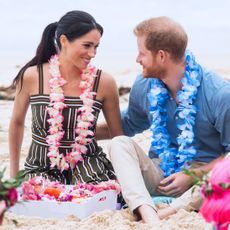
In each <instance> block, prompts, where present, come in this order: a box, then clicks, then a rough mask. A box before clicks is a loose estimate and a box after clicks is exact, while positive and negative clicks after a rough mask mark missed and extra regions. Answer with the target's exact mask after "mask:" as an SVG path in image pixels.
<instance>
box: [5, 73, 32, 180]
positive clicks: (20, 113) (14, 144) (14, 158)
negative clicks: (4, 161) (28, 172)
mask: <svg viewBox="0 0 230 230" xmlns="http://www.w3.org/2000/svg"><path fill="white" fill-rule="evenodd" d="M30 74H31V71H28V70H26V72H25V73H24V78H23V85H22V88H21V82H19V83H18V85H17V87H16V94H15V100H14V107H13V112H12V117H11V120H10V125H9V153H10V176H11V177H14V176H15V175H16V173H17V171H18V170H19V159H20V152H21V145H22V140H23V134H24V123H25V116H26V112H27V109H28V106H29V99H30V94H29V91H30V88H31V79H30V78H31V76H30Z"/></svg>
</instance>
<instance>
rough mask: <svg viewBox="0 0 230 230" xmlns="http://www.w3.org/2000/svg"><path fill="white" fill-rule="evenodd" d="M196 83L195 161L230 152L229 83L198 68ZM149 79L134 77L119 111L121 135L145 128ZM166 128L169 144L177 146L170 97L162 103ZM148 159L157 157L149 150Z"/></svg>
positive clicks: (175, 116)
mask: <svg viewBox="0 0 230 230" xmlns="http://www.w3.org/2000/svg"><path fill="white" fill-rule="evenodd" d="M200 78H201V82H200V86H199V88H198V93H197V97H196V100H195V101H194V105H195V106H196V107H197V110H198V111H197V114H196V122H195V127H194V134H195V141H194V143H193V144H194V146H195V148H196V150H197V154H196V156H195V157H194V160H195V161H200V162H210V161H212V160H214V159H216V158H217V157H219V156H220V155H221V154H224V153H226V152H229V151H230V83H229V82H227V81H225V80H224V79H222V78H221V77H219V76H217V74H215V73H213V72H210V71H207V70H205V69H202V67H200ZM150 83H151V78H143V76H141V75H139V76H137V79H136V81H135V83H134V85H133V87H132V90H131V92H130V97H129V105H128V108H127V109H126V110H125V111H123V112H122V126H123V130H124V133H125V135H127V136H133V135H135V134H137V133H141V132H143V131H144V130H147V129H149V127H150V125H151V122H152V117H151V114H150V113H149V102H148V99H147V94H148V92H149V90H150ZM165 107H166V110H167V116H168V121H167V130H168V132H169V134H170V136H171V147H176V148H178V144H177V141H176V138H177V136H178V134H179V130H178V128H177V127H176V125H177V123H178V122H181V121H180V118H179V116H178V114H177V111H176V109H177V104H176V101H175V100H174V99H173V98H169V99H168V100H167V102H166V105H165ZM149 156H150V157H151V158H153V157H157V156H156V154H155V153H154V152H153V150H151V148H150V150H149Z"/></svg>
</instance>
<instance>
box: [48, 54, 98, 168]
mask: <svg viewBox="0 0 230 230" xmlns="http://www.w3.org/2000/svg"><path fill="white" fill-rule="evenodd" d="M49 73H50V80H49V87H50V104H49V107H47V112H48V114H49V116H50V118H49V119H48V123H49V124H50V127H49V131H48V132H49V135H48V136H47V137H46V142H47V143H48V144H49V152H48V157H49V158H50V161H51V167H52V168H53V167H57V168H58V169H59V170H60V171H63V170H68V169H69V167H71V168H72V169H74V168H75V166H76V164H77V162H78V161H82V160H83V157H82V155H83V154H86V152H87V148H86V145H87V144H89V143H90V142H91V141H92V138H91V137H92V136H94V133H93V132H92V131H91V130H89V127H90V126H92V123H93V121H94V119H95V118H94V115H93V109H92V106H93V104H94V100H93V97H94V95H95V94H96V93H95V92H92V88H93V82H94V79H95V76H96V69H95V67H94V66H91V65H88V66H87V68H86V69H85V70H83V72H82V73H81V81H80V85H79V87H80V89H81V95H80V98H81V100H82V102H83V106H82V107H81V108H80V109H78V112H80V114H79V115H78V116H77V118H76V119H77V125H76V127H75V133H76V138H75V142H74V143H73V144H72V145H71V147H72V151H71V152H69V153H68V154H67V155H66V156H64V155H63V154H60V152H59V146H60V142H61V140H62V138H63V136H64V130H63V124H62V122H63V120H64V117H63V115H62V110H63V109H64V108H65V107H66V105H65V104H64V99H65V97H64V92H63V89H62V86H63V85H64V84H65V83H66V81H65V80H64V79H63V78H62V76H61V74H60V71H59V62H58V55H54V56H52V57H51V58H50V61H49ZM76 114H77V113H76Z"/></svg>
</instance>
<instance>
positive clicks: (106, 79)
mask: <svg viewBox="0 0 230 230" xmlns="http://www.w3.org/2000/svg"><path fill="white" fill-rule="evenodd" d="M100 85H103V86H104V87H111V86H114V85H116V81H115V79H114V77H113V76H112V75H111V74H109V73H107V72H105V71H101V76H100Z"/></svg>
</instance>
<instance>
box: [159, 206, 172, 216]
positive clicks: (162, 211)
mask: <svg viewBox="0 0 230 230" xmlns="http://www.w3.org/2000/svg"><path fill="white" fill-rule="evenodd" d="M175 213H176V210H175V209H174V208H172V207H170V206H168V207H166V208H162V209H158V211H157V214H158V217H159V218H160V219H164V218H166V217H168V216H171V215H172V214H175Z"/></svg>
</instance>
